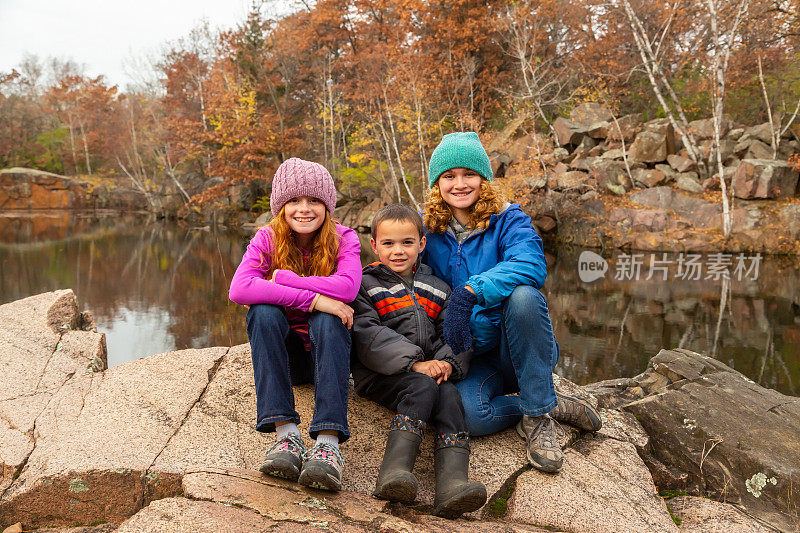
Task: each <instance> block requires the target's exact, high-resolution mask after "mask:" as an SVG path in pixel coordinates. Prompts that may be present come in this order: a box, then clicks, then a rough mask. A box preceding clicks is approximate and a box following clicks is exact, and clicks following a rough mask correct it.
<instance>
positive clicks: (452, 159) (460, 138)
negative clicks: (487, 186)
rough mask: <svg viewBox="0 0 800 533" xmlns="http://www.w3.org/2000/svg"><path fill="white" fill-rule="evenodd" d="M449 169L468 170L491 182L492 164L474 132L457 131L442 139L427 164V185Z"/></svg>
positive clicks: (431, 183)
mask: <svg viewBox="0 0 800 533" xmlns="http://www.w3.org/2000/svg"><path fill="white" fill-rule="evenodd" d="M451 168H468V169H471V170H474V171H475V172H477V173H478V174H480V175H481V176H483V177H484V178H486V179H487V180H489V181H492V177H493V176H492V164H491V163H490V162H489V156H488V155H487V154H486V150H485V149H484V148H483V145H482V144H481V140H480V139H479V138H478V134H477V133H475V132H474V131H457V132H455V133H448V134H447V135H445V136H444V137H442V142H440V143H439V146H437V147H436V149H435V150H434V151H433V154H432V155H431V161H430V163H428V183H429V185H430V186H431V187H433V184H434V183H436V180H438V179H439V176H441V175H442V174H443V173H445V172H446V171H448V170H450V169H451Z"/></svg>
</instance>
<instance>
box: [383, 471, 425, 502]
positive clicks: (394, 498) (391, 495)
mask: <svg viewBox="0 0 800 533" xmlns="http://www.w3.org/2000/svg"><path fill="white" fill-rule="evenodd" d="M404 474H405V475H402V476H398V477H397V478H396V479H392V480H389V481H386V482H385V483H384V484H383V486H381V487H380V488H378V487H375V492H373V493H372V495H373V496H375V497H376V498H380V499H381V500H389V501H391V502H402V503H412V502H413V501H414V500H416V499H417V490H418V487H417V481H416V478H414V475H413V474H411V473H408V472H406V473H404Z"/></svg>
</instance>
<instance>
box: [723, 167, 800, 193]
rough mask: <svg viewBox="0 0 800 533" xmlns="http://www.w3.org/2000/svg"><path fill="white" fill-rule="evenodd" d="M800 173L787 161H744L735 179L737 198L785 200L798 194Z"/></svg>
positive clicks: (733, 184)
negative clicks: (799, 174) (799, 175)
mask: <svg viewBox="0 0 800 533" xmlns="http://www.w3.org/2000/svg"><path fill="white" fill-rule="evenodd" d="M797 184H798V172H797V170H795V169H793V168H792V167H790V166H789V165H788V164H787V163H786V161H775V160H772V159H744V160H743V161H742V162H741V163H740V164H739V168H738V169H737V171H736V175H735V176H734V177H733V182H732V187H733V189H734V195H735V196H736V197H737V198H743V199H746V200H749V199H756V198H784V197H791V196H794V195H795V194H796V191H797Z"/></svg>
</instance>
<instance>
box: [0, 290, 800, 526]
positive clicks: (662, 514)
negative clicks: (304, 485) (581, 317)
mask: <svg viewBox="0 0 800 533" xmlns="http://www.w3.org/2000/svg"><path fill="white" fill-rule="evenodd" d="M0 319H1V320H2V323H3V324H4V328H3V330H2V331H0V369H1V370H2V372H3V375H4V376H5V378H4V379H3V380H2V382H1V383H0V462H2V477H1V478H0V494H1V496H0V528H5V527H10V526H12V525H14V524H17V523H19V524H20V528H21V529H24V530H26V531H27V530H31V529H34V528H61V529H56V530H57V531H75V532H77V531H82V532H85V533H88V532H99V531H120V532H132V531H153V530H161V531H187V530H193V531H218V530H223V529H226V530H238V529H241V530H267V529H269V530H273V529H274V530H286V531H289V530H297V529H310V530H316V529H317V528H321V529H329V530H334V531H452V530H465V531H467V530H468V531H487V532H488V531H545V530H549V531H553V530H556V531H567V532H575V533H577V532H600V531H620V530H626V531H772V530H780V531H797V529H798V525H799V524H800V518H798V509H799V508H800V492H799V491H798V487H799V486H800V453H798V450H800V399H798V398H795V397H790V396H785V395H782V394H780V393H777V392H776V391H773V390H770V389H764V388H762V387H759V386H758V385H756V384H754V383H752V382H751V381H750V380H748V379H747V378H746V377H744V376H742V375H741V374H739V373H738V372H736V371H734V370H732V369H730V368H729V367H727V366H725V365H724V364H722V363H720V362H719V361H717V360H714V359H711V358H708V357H705V356H702V355H699V354H696V353H693V352H689V351H684V350H662V351H661V352H660V353H659V354H657V355H656V356H655V357H653V359H652V360H651V361H650V364H649V367H648V369H647V370H646V371H645V372H644V373H643V374H641V375H639V376H636V377H633V378H622V379H618V380H612V381H606V382H600V383H595V384H591V385H587V386H584V387H578V386H576V385H574V384H572V383H570V382H569V381H567V380H566V379H563V378H558V386H559V387H560V388H561V389H564V390H565V391H567V392H572V393H579V394H585V395H587V396H588V397H590V398H591V401H593V402H598V405H599V407H600V408H601V412H602V415H603V419H604V428H603V429H602V430H601V431H600V432H599V433H597V434H594V435H592V434H583V433H581V432H579V431H578V430H575V429H574V428H570V427H569V426H565V430H566V431H565V436H564V439H563V444H564V446H565V447H566V458H565V465H564V469H563V470H562V472H561V473H560V474H558V475H556V476H550V475H545V474H542V473H540V472H538V471H535V470H532V469H531V468H530V467H529V466H527V464H526V461H525V458H524V453H523V442H522V441H521V440H520V439H519V438H518V437H517V435H516V433H515V432H514V431H513V429H512V430H508V431H506V432H503V433H501V434H498V435H493V436H490V437H482V438H476V439H475V440H474V447H473V453H474V455H473V457H474V459H473V461H472V464H471V472H470V475H471V477H473V478H474V479H479V480H481V481H482V482H483V483H485V484H486V486H487V489H488V492H489V494H490V495H491V497H490V500H489V503H487V505H486V506H485V507H484V508H483V509H481V510H479V511H477V512H475V513H473V515H471V516H468V517H465V518H462V519H460V520H457V521H454V522H449V521H446V520H442V519H439V518H436V517H433V516H430V515H429V514H428V513H429V512H430V509H431V503H432V496H433V495H432V448H433V446H432V442H429V441H431V438H430V436H427V437H426V441H425V443H424V444H423V453H422V455H421V458H420V461H419V463H418V466H417V472H418V474H419V477H420V481H421V491H420V497H419V499H418V502H417V505H415V506H413V507H404V506H401V505H396V504H387V503H386V502H382V501H378V500H375V499H373V498H372V497H371V496H369V494H370V492H371V490H372V487H373V483H374V479H375V475H376V474H377V469H378V466H379V463H380V456H381V455H382V444H383V440H382V434H380V435H379V436H378V437H377V438H376V436H375V428H383V427H386V426H387V425H388V422H389V420H390V413H389V412H388V411H387V410H385V409H382V408H380V407H378V406H375V405H374V404H371V403H370V402H366V401H364V400H362V399H361V398H359V397H358V396H355V395H351V397H350V407H349V414H350V424H351V427H352V429H353V437H352V438H351V440H350V441H348V443H346V444H345V445H343V448H342V450H343V453H344V456H345V461H346V469H345V490H344V491H343V492H342V493H340V494H337V495H331V494H328V493H322V492H318V491H308V490H305V489H301V488H300V487H298V486H296V485H292V484H286V483H282V482H281V481H278V480H273V479H270V478H267V477H265V476H262V475H260V474H259V473H258V471H257V468H258V465H259V464H260V461H261V457H262V454H263V452H264V450H265V449H266V448H267V446H268V444H269V442H270V441H271V438H270V437H269V436H266V435H263V434H259V433H257V432H255V431H254V430H253V429H252V426H253V418H254V416H255V393H254V386H253V381H252V380H253V377H252V366H251V365H252V363H251V358H250V351H249V346H248V345H246V344H245V345H239V346H234V347H230V348H227V347H214V348H206V349H195V350H181V351H177V352H170V353H165V354H158V355H152V356H149V357H145V358H143V359H140V360H137V361H133V362H130V363H125V364H122V365H119V366H117V367H113V368H111V369H106V361H107V355H106V348H105V338H104V335H103V334H100V333H97V332H96V331H95V328H94V326H93V321H92V318H91V315H90V314H89V313H80V312H79V311H78V306H77V300H76V297H75V295H74V294H73V292H72V291H71V290H61V291H55V292H50V293H45V294H41V295H37V296H32V297H29V298H26V299H23V300H18V301H16V302H11V303H8V304H4V305H2V306H0ZM295 396H296V400H297V404H298V411H299V412H300V413H301V416H302V417H303V419H304V420H308V418H309V417H310V415H311V413H312V411H313V394H312V390H311V389H310V387H307V386H300V387H296V389H295ZM379 433H380V432H379ZM704 496H705V497H704ZM708 498H711V499H708ZM723 502H724V503H723ZM77 526H80V527H79V528H77V529H69V528H72V527H77ZM17 530H20V529H17Z"/></svg>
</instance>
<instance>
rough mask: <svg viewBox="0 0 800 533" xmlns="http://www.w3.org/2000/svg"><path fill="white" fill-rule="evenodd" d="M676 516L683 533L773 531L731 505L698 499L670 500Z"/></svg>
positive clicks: (671, 508)
mask: <svg viewBox="0 0 800 533" xmlns="http://www.w3.org/2000/svg"><path fill="white" fill-rule="evenodd" d="M667 507H669V509H670V511H671V512H672V514H673V516H675V518H677V519H678V520H680V521H681V524H680V525H681V528H680V529H681V533H708V532H717V531H718V532H720V533H723V532H724V533H770V532H771V531H774V530H773V529H772V528H770V527H767V526H765V525H764V524H762V523H760V522H759V521H757V520H755V519H753V518H751V517H749V516H747V515H746V514H745V513H743V512H742V511H741V510H740V509H738V508H736V507H734V506H733V505H731V504H729V503H722V502H717V501H714V500H710V499H708V498H701V497H698V496H676V497H674V498H670V499H669V500H667Z"/></svg>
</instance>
